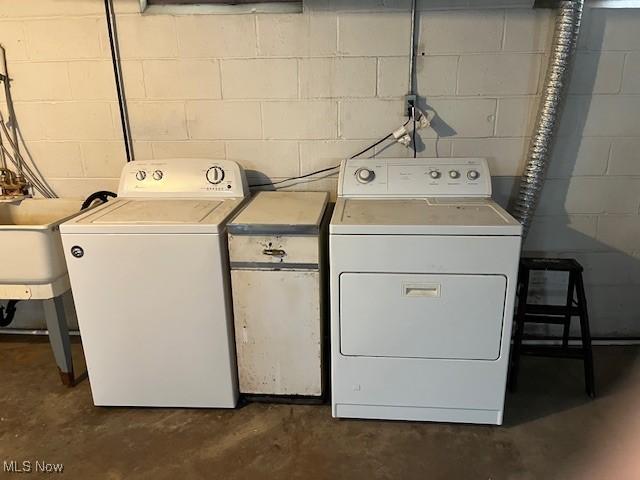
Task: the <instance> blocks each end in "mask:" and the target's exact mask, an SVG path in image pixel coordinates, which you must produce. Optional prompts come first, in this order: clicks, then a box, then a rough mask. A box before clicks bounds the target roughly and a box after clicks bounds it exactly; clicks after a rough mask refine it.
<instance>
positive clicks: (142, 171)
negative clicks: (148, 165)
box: [136, 170, 147, 182]
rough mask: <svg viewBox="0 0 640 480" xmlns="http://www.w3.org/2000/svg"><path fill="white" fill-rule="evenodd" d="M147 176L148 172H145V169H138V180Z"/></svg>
mask: <svg viewBox="0 0 640 480" xmlns="http://www.w3.org/2000/svg"><path fill="white" fill-rule="evenodd" d="M145 178H147V172H145V171H144V170H138V171H137V172H136V180H138V181H140V182H141V181H142V180H144V179H145Z"/></svg>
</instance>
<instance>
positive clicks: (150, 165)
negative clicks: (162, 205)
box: [118, 158, 249, 198]
mask: <svg viewBox="0 0 640 480" xmlns="http://www.w3.org/2000/svg"><path fill="white" fill-rule="evenodd" d="M247 195H249V188H248V185H247V179H246V177H245V173H244V170H243V169H242V167H240V165H238V164H237V163H236V162H233V161H231V160H209V159H201V158H176V159H167V160H137V161H135V162H130V163H128V164H126V165H125V166H124V168H123V169H122V174H121V176H120V186H119V187H118V196H121V197H129V198H135V197H147V196H149V197H154V198H163V197H168V198H170V197H174V198H179V197H183V198H185V197H187V198H194V197H246V196H247Z"/></svg>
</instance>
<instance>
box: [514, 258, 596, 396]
mask: <svg viewBox="0 0 640 480" xmlns="http://www.w3.org/2000/svg"><path fill="white" fill-rule="evenodd" d="M532 270H548V271H558V272H568V273H569V284H568V288H567V302H566V305H538V304H530V303H527V298H528V294H529V273H530V272H531V271H532ZM582 271H583V268H582V265H580V264H579V263H578V262H577V261H576V260H574V259H572V258H522V259H521V260H520V271H519V273H518V309H517V312H516V318H515V322H516V329H515V335H514V339H513V348H512V350H511V369H510V372H509V389H510V390H511V391H515V389H516V387H517V383H518V368H519V362H520V355H535V356H542V357H556V358H579V359H582V360H583V361H584V378H585V386H586V391H587V395H589V396H590V397H592V398H593V397H595V395H596V392H595V382H594V375H593V352H592V349H591V334H590V333H589V316H588V313H587V299H586V296H585V293H584V283H583V280H582ZM572 317H580V333H581V337H582V346H581V347H569V328H570V326H571V318H572ZM525 323H543V324H553V325H563V327H564V329H563V334H562V346H540V345H522V336H523V332H524V324H525Z"/></svg>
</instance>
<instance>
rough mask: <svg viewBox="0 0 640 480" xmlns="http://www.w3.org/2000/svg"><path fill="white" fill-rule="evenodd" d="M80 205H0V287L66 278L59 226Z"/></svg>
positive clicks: (53, 201) (40, 201)
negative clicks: (2, 285)
mask: <svg viewBox="0 0 640 480" xmlns="http://www.w3.org/2000/svg"><path fill="white" fill-rule="evenodd" d="M81 205H82V201H81V200H74V199H58V198H55V199H48V198H43V199H35V198H28V199H25V200H22V201H21V202H20V203H16V204H13V203H0V284H14V285H16V284H23V285H34V284H47V283H53V282H54V281H55V280H57V279H59V278H60V277H62V276H63V275H66V273H67V266H66V264H65V261H64V252H63V250H62V241H61V239H60V224H61V223H63V222H65V221H67V220H69V219H70V218H73V217H74V216H76V215H78V214H79V213H80V207H81Z"/></svg>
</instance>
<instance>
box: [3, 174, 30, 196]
mask: <svg viewBox="0 0 640 480" xmlns="http://www.w3.org/2000/svg"><path fill="white" fill-rule="evenodd" d="M23 195H29V184H28V183H27V181H26V180H25V178H24V177H23V176H22V175H16V174H15V173H14V172H13V171H12V170H9V169H8V168H5V167H0V196H2V197H5V196H23Z"/></svg>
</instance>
